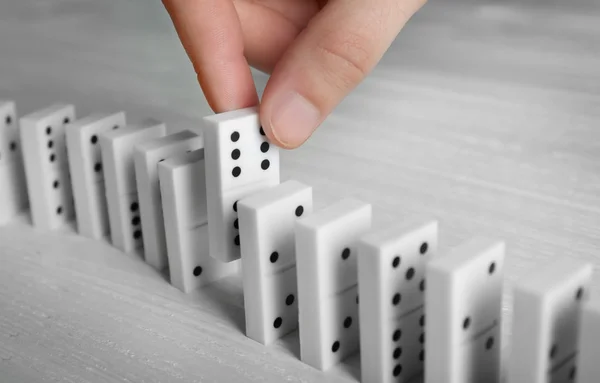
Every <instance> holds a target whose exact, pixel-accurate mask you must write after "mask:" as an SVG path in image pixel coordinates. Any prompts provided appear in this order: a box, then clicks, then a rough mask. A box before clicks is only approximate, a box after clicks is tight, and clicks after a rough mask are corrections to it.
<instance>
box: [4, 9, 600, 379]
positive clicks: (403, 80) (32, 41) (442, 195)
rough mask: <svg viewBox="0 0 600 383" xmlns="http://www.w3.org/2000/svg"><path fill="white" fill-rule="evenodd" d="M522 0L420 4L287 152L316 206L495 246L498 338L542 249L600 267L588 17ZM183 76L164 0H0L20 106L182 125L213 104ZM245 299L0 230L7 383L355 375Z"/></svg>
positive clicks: (64, 235) (91, 248) (598, 24)
mask: <svg viewBox="0 0 600 383" xmlns="http://www.w3.org/2000/svg"><path fill="white" fill-rule="evenodd" d="M439 3H442V2H439ZM526 3H527V5H526V6H520V5H519V2H517V1H513V2H496V3H495V4H494V3H491V2H490V3H489V4H487V5H486V4H482V2H481V1H479V2H478V5H477V4H473V3H471V4H467V3H464V4H461V3H456V2H454V3H451V2H450V1H444V2H443V3H442V4H438V3H435V2H432V3H430V4H429V5H428V6H427V7H426V8H425V9H424V10H423V12H421V13H420V14H419V15H418V17H416V18H415V19H414V21H412V22H411V23H410V25H409V26H408V27H407V29H406V31H405V32H404V33H403V34H402V36H401V38H399V39H398V40H397V42H396V43H395V44H394V46H393V47H392V48H391V49H390V51H389V53H388V54H387V55H386V57H385V58H384V60H383V62H382V63H381V65H380V66H379V67H378V68H377V69H376V70H375V71H374V73H373V74H372V75H371V76H370V77H369V79H368V80H367V81H366V82H365V83H364V84H362V85H361V86H360V87H359V88H358V89H357V90H356V92H354V93H353V94H352V95H351V96H349V97H348V98H347V99H346V100H345V101H344V102H343V104H342V105H340V107H339V108H338V109H337V110H336V111H335V113H334V114H333V115H332V116H331V117H330V118H329V119H328V120H327V122H326V123H325V125H324V126H323V127H322V128H321V129H320V130H319V131H318V133H317V134H315V136H314V137H313V138H312V139H311V140H310V141H309V142H308V143H307V144H306V145H305V146H304V147H302V148H301V149H299V150H295V151H287V152H284V153H283V154H282V173H283V174H282V175H283V178H284V179H289V178H294V179H297V180H300V181H302V182H306V183H308V184H311V185H313V186H314V192H315V199H316V201H315V204H316V207H322V206H325V205H327V204H329V203H331V202H333V201H334V200H337V199H338V198H341V197H350V196H352V197H357V198H360V199H363V200H365V201H368V202H371V203H372V204H373V207H374V213H375V224H376V226H377V227H383V226H385V225H388V224H390V223H392V222H394V221H399V220H405V219H408V218H411V217H415V216H419V215H424V216H431V217H434V218H437V219H439V222H440V226H441V250H442V252H444V251H446V250H447V249H449V248H451V247H452V246H455V245H457V244H458V243H459V242H460V241H462V240H465V239H467V238H470V237H472V236H475V235H488V236H493V237H497V238H499V239H504V240H505V241H506V242H507V245H508V258H507V264H506V274H507V275H506V281H507V282H506V294H505V297H506V300H505V305H504V313H505V317H504V319H505V320H504V325H505V326H504V327H505V330H506V331H505V334H506V335H507V337H505V338H506V341H505V342H504V348H505V349H507V347H508V345H509V343H508V340H509V339H508V335H509V330H510V327H509V325H510V322H511V315H510V313H511V294H510V286H511V284H512V282H513V281H514V280H515V279H517V278H520V277H523V276H526V275H527V274H528V273H530V272H531V271H532V270H535V268H536V267H538V266H540V265H541V264H543V263H545V262H547V261H548V260H549V259H551V258H554V257H570V258H573V259H581V260H586V261H589V262H593V263H594V264H595V265H596V266H598V265H600V261H599V260H598V259H599V258H598V257H599V255H600V236H599V233H600V108H599V107H598V105H600V70H599V68H600V50H599V49H598V48H599V47H600V44H599V42H600V12H597V11H592V8H593V7H590V8H585V7H584V1H582V3H581V7H577V8H575V9H573V8H571V9H568V8H565V7H564V6H563V8H562V9H559V8H556V7H555V6H552V7H550V6H547V7H546V8H544V7H543V6H542V5H541V4H544V2H538V3H535V2H532V1H528V2H526ZM589 4H593V2H592V1H590V2H589ZM194 79H195V77H194V75H193V73H192V70H191V66H190V65H189V63H188V61H187V58H186V56H185V55H184V52H183V50H182V48H181V46H180V44H179V42H178V40H177V37H176V35H175V34H174V31H173V29H172V26H171V24H170V20H169V19H168V17H167V16H166V13H165V12H164V10H163V9H162V6H161V4H160V2H148V1H142V0H135V1H122V0H110V1H109V0H104V1H97V0H77V1H76V0H19V1H3V2H1V4H0V98H12V99H14V100H16V101H17V106H18V109H19V112H20V114H21V115H22V114H25V113H29V112H31V111H33V110H35V109H37V108H41V107H43V106H46V105H48V104H51V103H54V102H59V101H65V102H74V103H75V105H76V106H77V110H78V114H79V115H80V116H83V115H85V114H87V113H90V112H109V111H117V110H125V111H126V112H128V117H129V119H130V120H136V119H140V118H142V117H146V116H152V117H156V118H160V119H163V120H164V121H165V122H166V123H167V124H168V126H169V127H170V129H171V130H173V131H175V130H180V129H184V128H188V127H195V126H198V124H199V119H200V118H201V117H202V116H204V115H207V114H209V113H210V111H209V109H208V108H207V106H206V103H205V101H204V99H203V96H202V94H201V92H200V90H199V88H198V87H197V85H196V84H195V80H194ZM256 81H257V86H258V87H259V88H261V89H262V88H263V87H264V84H265V81H266V77H265V76H264V75H262V74H256ZM593 293H594V294H599V293H600V277H599V276H596V277H595V279H594V284H593ZM242 307H243V298H242V292H241V288H240V281H239V278H231V279H228V280H225V281H223V282H222V283H218V284H215V285H214V286H212V287H211V288H208V289H206V290H204V291H201V292H197V293H193V294H190V295H184V294H182V293H180V292H179V291H178V290H176V289H174V288H172V287H171V286H170V285H169V284H168V282H167V280H166V278H165V276H164V275H161V274H159V273H157V272H155V271H154V270H153V269H151V268H150V267H148V266H147V265H145V264H144V263H143V261H142V260H141V259H140V257H139V256H136V255H124V254H122V253H120V252H118V251H116V250H115V249H113V248H111V246H110V245H109V244H108V243H106V242H94V241H91V240H87V239H84V238H82V237H79V236H77V235H76V234H75V233H74V232H73V230H72V228H67V229H65V230H63V231H62V232H40V231H36V230H35V229H33V228H32V227H31V225H30V224H29V222H28V220H27V217H26V216H23V217H20V218H19V219H17V220H15V222H14V224H12V225H10V226H8V227H5V228H2V229H0V381H2V382H3V383H4V382H6V383H13V382H16V383H21V382H31V383H33V382H42V381H64V382H193V381H197V382H278V383H279V382H283V381H287V382H346V381H356V380H357V378H358V376H359V373H358V370H359V369H358V359H357V358H356V357H354V358H351V359H350V360H349V361H347V362H345V363H342V364H341V365H340V366H338V367H336V368H334V369H333V370H332V371H329V372H326V373H322V372H318V371H316V370H314V369H312V368H310V367H308V366H306V365H304V364H303V363H301V362H300V361H299V360H298V355H299V351H298V340H297V333H294V334H291V335H290V336H288V337H286V338H284V339H283V340H281V341H280V342H278V343H277V344H276V345H274V346H272V347H263V346H261V345H259V344H257V343H255V342H253V341H251V340H249V339H247V338H246V337H245V336H244V329H243V327H244V324H243V311H242ZM505 351H506V350H505Z"/></svg>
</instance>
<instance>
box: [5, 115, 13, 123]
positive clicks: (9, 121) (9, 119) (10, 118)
mask: <svg viewBox="0 0 600 383" xmlns="http://www.w3.org/2000/svg"><path fill="white" fill-rule="evenodd" d="M4 121H6V125H10V124H12V117H11V116H6V119H5V120H4Z"/></svg>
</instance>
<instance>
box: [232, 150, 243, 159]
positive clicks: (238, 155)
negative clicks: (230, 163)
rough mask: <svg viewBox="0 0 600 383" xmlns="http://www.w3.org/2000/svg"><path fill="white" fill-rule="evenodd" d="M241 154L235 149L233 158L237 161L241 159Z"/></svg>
mask: <svg viewBox="0 0 600 383" xmlns="http://www.w3.org/2000/svg"><path fill="white" fill-rule="evenodd" d="M241 154H242V152H240V150H239V149H233V151H232V152H231V158H232V159H234V160H237V159H238V158H240V155H241Z"/></svg>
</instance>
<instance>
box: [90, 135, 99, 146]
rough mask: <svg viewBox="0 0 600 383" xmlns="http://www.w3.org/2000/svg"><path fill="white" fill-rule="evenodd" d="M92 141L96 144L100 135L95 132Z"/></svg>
mask: <svg viewBox="0 0 600 383" xmlns="http://www.w3.org/2000/svg"><path fill="white" fill-rule="evenodd" d="M90 142H91V143H92V145H96V143H97V142H98V136H97V135H95V134H94V135H93V136H92V138H91V139H90Z"/></svg>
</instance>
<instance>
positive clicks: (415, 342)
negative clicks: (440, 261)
mask: <svg viewBox="0 0 600 383" xmlns="http://www.w3.org/2000/svg"><path fill="white" fill-rule="evenodd" d="M437 247H438V223H437V222H436V221H422V222H413V223H405V224H401V225H397V226H395V227H391V228H387V229H385V230H381V231H377V232H373V233H371V234H368V235H366V236H364V237H363V238H362V239H361V241H360V242H359V245H358V290H359V296H360V305H359V314H360V315H359V317H360V348H361V374H362V380H361V381H362V382H367V383H368V382H380V383H387V382H408V381H410V380H412V379H414V378H415V377H417V376H419V375H421V374H422V372H423V366H424V363H423V360H424V359H423V358H424V347H425V345H424V343H423V342H424V337H425V332H424V331H425V327H424V325H425V316H424V314H425V308H424V302H425V266H426V265H427V262H429V260H430V259H432V258H433V257H435V256H436V254H437Z"/></svg>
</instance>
